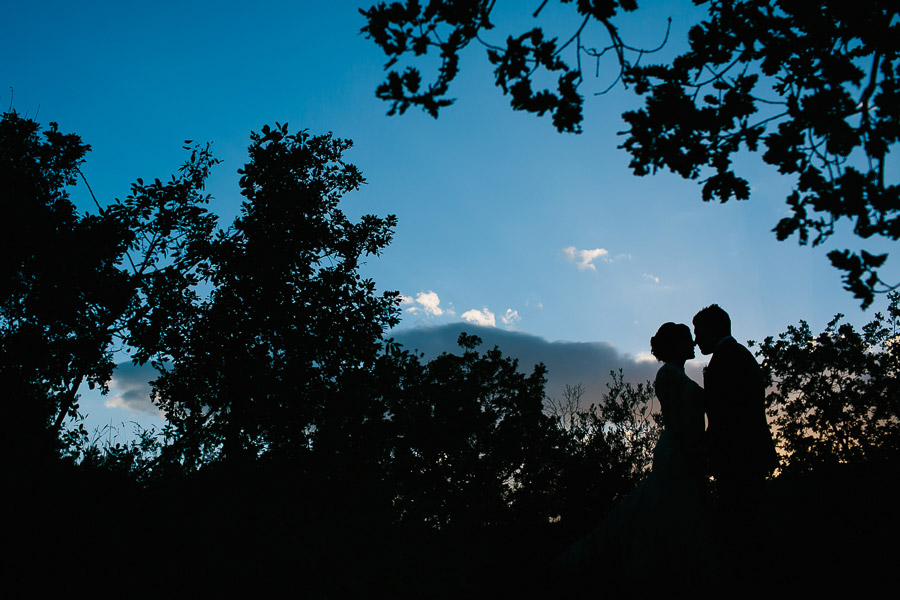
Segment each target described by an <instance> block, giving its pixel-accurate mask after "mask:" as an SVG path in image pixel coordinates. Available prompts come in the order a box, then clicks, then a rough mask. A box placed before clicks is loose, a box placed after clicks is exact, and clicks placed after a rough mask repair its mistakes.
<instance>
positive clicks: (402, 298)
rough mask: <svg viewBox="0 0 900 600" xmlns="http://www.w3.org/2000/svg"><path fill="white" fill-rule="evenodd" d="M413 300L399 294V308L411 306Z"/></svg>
mask: <svg viewBox="0 0 900 600" xmlns="http://www.w3.org/2000/svg"><path fill="white" fill-rule="evenodd" d="M414 302H415V300H414V299H413V298H412V297H411V296H404V295H403V294H400V306H406V305H408V304H413V303H414Z"/></svg>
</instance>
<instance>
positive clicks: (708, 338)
mask: <svg viewBox="0 0 900 600" xmlns="http://www.w3.org/2000/svg"><path fill="white" fill-rule="evenodd" d="M713 337H714V336H712V335H711V334H710V331H709V329H708V328H706V327H703V326H702V325H697V324H696V323H695V324H694V340H695V341H696V342H697V347H698V348H700V352H701V353H702V354H704V355H706V354H712V351H713V348H714V347H715V343H716V342H717V341H718V340H716V339H713Z"/></svg>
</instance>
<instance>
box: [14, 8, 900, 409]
mask: <svg viewBox="0 0 900 600" xmlns="http://www.w3.org/2000/svg"><path fill="white" fill-rule="evenodd" d="M531 4H534V6H531ZM531 4H529V3H520V2H518V1H516V2H507V3H503V2H499V3H498V5H499V6H500V8H501V9H502V10H509V11H512V10H513V8H514V7H517V6H518V7H523V6H525V7H526V8H527V9H528V11H529V12H530V11H531V10H533V9H534V8H536V7H537V5H538V4H540V2H538V1H537V0H535V2H533V3H531ZM368 5H369V2H367V0H339V1H334V2H265V1H257V2H253V3H247V2H228V1H219V2H185V1H182V2H177V3H176V2H167V1H158V2H153V3H121V2H78V3H73V2H44V3H24V2H23V3H16V4H14V5H11V6H9V7H6V8H5V10H4V19H3V20H2V22H0V56H2V57H3V58H2V61H0V105H2V106H3V108H4V109H5V108H7V107H8V106H12V108H14V109H15V110H17V111H18V112H19V113H20V114H23V115H26V116H29V117H32V118H36V119H37V120H38V121H39V122H41V123H44V124H46V123H48V122H50V121H56V122H58V123H59V124H60V128H61V130H63V131H65V132H74V133H77V134H79V135H80V136H81V137H82V139H83V140H84V141H85V142H86V143H88V144H90V145H91V147H92V151H91V153H90V154H89V155H88V161H87V163H86V165H85V167H84V169H83V170H84V173H85V175H86V176H87V178H88V180H89V181H90V184H91V186H92V187H93V190H94V192H95V193H96V195H97V197H98V199H99V200H100V202H101V203H107V202H110V201H112V199H114V198H116V197H124V196H125V195H127V193H128V190H129V185H130V183H131V182H132V181H134V180H135V179H136V178H138V177H143V178H145V179H146V178H153V177H159V178H161V179H163V178H168V176H169V175H170V174H171V173H173V172H174V171H175V170H176V169H177V167H178V166H179V164H180V163H181V162H182V160H183V159H184V158H185V153H184V152H183V151H182V150H181V146H182V144H183V141H184V140H186V139H192V140H195V141H211V142H212V143H213V150H214V153H215V155H216V156H217V157H218V158H220V159H222V161H223V162H222V164H220V165H218V167H217V168H216V170H215V171H214V173H213V175H212V177H211V179H210V182H209V188H208V191H209V192H210V193H211V194H212V195H213V196H214V197H215V200H214V203H213V207H214V209H215V210H216V212H218V213H219V214H220V215H221V217H222V220H221V223H222V225H223V226H224V225H227V224H228V223H229V222H230V220H231V218H233V216H234V215H235V213H236V211H237V208H238V206H239V205H240V196H239V194H238V188H237V180H238V176H237V174H236V171H237V169H238V168H239V167H240V166H241V165H242V164H243V162H244V161H245V159H246V147H247V145H248V143H249V133H250V131H253V130H257V131H258V130H259V129H260V128H261V127H262V126H263V125H264V124H271V123H274V122H275V121H279V122H287V123H289V124H290V126H291V129H292V130H296V129H300V128H307V129H309V130H310V131H312V132H314V133H320V132H325V131H333V132H334V134H335V135H337V136H339V137H344V138H350V139H352V140H354V148H353V149H352V150H351V151H350V153H349V154H348V156H347V158H348V159H349V160H350V161H351V162H353V163H354V164H356V165H357V166H358V167H360V169H361V170H362V171H363V173H364V175H365V177H366V180H367V185H366V186H365V187H364V188H363V189H362V190H361V191H360V192H358V193H354V194H352V195H349V196H347V197H346V198H345V204H344V208H345V210H346V211H347V212H348V213H349V214H351V215H360V214H364V213H375V214H381V215H385V214H390V213H393V214H396V215H397V216H398V219H399V225H398V227H397V230H396V234H395V238H394V242H393V243H392V245H391V246H390V247H389V248H388V249H387V251H386V252H385V253H384V254H383V255H382V256H381V257H380V258H374V259H371V260H370V261H369V262H368V263H367V264H366V265H365V267H364V271H365V273H366V274H367V275H369V276H371V277H373V278H374V279H375V281H376V282H377V283H378V285H379V288H380V289H384V290H398V291H400V292H401V294H403V295H404V297H406V298H408V302H407V304H405V305H404V307H403V308H404V316H403V321H402V323H401V325H400V327H398V329H397V331H395V332H394V334H395V335H397V336H398V337H399V338H401V339H407V340H415V343H416V344H418V346H419V347H422V348H425V347H426V346H427V347H428V348H431V349H432V350H434V351H437V348H439V347H440V344H439V340H446V339H448V337H447V336H448V333H447V332H448V331H451V330H452V331H455V330H457V329H459V325H458V324H459V323H466V324H467V327H468V328H469V330H470V331H472V330H473V329H472V325H471V324H472V323H481V324H483V325H487V326H488V327H489V328H490V329H489V330H483V331H486V335H485V336H484V337H485V338H486V339H487V340H488V341H489V343H498V344H508V347H509V349H510V350H509V351H510V352H512V353H517V354H519V355H521V356H522V357H523V361H524V360H525V359H526V357H527V359H528V360H532V359H538V360H544V361H545V362H547V363H548V365H550V366H551V373H550V376H551V387H550V391H551V393H558V390H559V388H560V387H561V386H562V385H563V384H564V383H573V384H574V383H578V382H579V381H582V382H585V386H586V387H587V388H588V390H587V392H588V396H589V397H596V396H597V395H599V393H601V392H602V391H603V390H602V381H603V376H605V374H606V372H607V371H608V370H609V368H615V365H620V366H622V367H623V368H625V370H626V375H629V374H634V375H633V377H634V378H638V379H641V378H643V379H646V378H648V377H652V373H653V371H654V370H655V366H653V364H652V363H644V362H641V360H640V359H641V358H643V357H645V356H646V353H647V352H648V345H649V341H648V340H649V338H650V336H651V335H653V333H654V332H655V331H656V329H657V328H658V327H659V325H660V324H662V323H663V322H665V321H677V322H687V323H689V322H690V319H691V317H692V316H693V314H694V313H695V312H696V311H697V310H699V309H700V308H702V307H703V306H706V305H708V304H710V303H713V302H716V303H718V304H720V305H721V306H722V307H724V308H725V309H726V310H727V311H728V312H729V313H730V314H731V317H732V321H733V323H734V334H735V336H736V337H737V338H738V339H739V340H742V341H744V340H747V339H757V340H758V339H762V338H764V337H765V336H767V335H776V334H778V333H779V332H781V331H783V330H784V329H785V328H786V326H787V325H789V324H793V323H796V322H797V321H799V320H800V319H805V320H807V321H808V322H809V323H810V325H811V327H812V328H813V330H814V331H819V330H821V329H822V328H823V327H824V325H825V324H826V323H827V322H828V321H829V320H830V318H831V317H832V316H833V315H834V314H835V313H837V312H841V313H845V314H847V315H848V318H849V320H850V321H851V322H853V323H855V324H862V323H865V322H867V321H868V320H869V318H870V314H866V313H863V312H862V311H861V310H860V309H859V305H858V302H857V301H855V300H854V299H853V298H852V296H851V295H850V294H849V293H847V292H845V291H844V290H843V289H842V288H841V282H840V276H839V272H838V271H836V270H835V269H833V268H832V267H831V266H830V263H829V262H828V260H827V259H826V257H825V255H826V253H827V252H828V250H830V249H833V248H845V247H849V248H856V247H857V240H855V239H854V238H853V237H852V236H849V235H846V234H844V233H841V234H839V235H836V236H835V237H834V238H833V239H832V240H831V241H830V242H829V243H828V244H826V245H824V246H822V247H819V248H815V249H813V248H808V247H806V248H801V247H798V246H797V244H796V242H795V241H794V240H789V241H787V242H777V241H776V240H775V237H774V234H772V233H771V229H772V227H773V226H774V225H775V223H776V222H777V221H778V220H779V219H780V218H781V217H782V216H784V215H786V214H787V210H786V208H787V207H786V206H785V204H784V198H785V196H786V195H787V193H788V190H789V189H790V186H791V181H790V180H789V179H785V178H783V177H780V176H778V175H777V173H775V171H774V169H771V168H768V167H766V166H765V165H763V164H762V163H761V161H760V160H759V159H758V158H757V157H748V158H747V160H746V161H744V162H743V163H742V167H743V169H744V174H745V176H747V177H748V179H749V180H750V183H751V185H752V189H753V192H752V194H753V195H752V198H751V200H750V201H748V202H741V203H738V202H731V203H728V204H725V205H718V204H705V203H703V202H702V201H701V200H700V188H699V186H698V185H697V184H696V183H694V182H689V181H683V180H681V179H680V178H678V177H676V176H673V175H669V174H659V175H656V176H652V177H644V178H636V177H634V176H632V175H631V172H630V171H629V169H628V168H627V165H628V160H629V158H628V155H627V154H626V153H625V152H624V151H621V150H617V149H616V146H617V145H618V144H620V143H621V142H622V138H621V137H619V136H617V135H616V133H617V132H618V131H620V130H621V129H623V128H624V125H623V122H622V120H621V118H620V114H621V113H622V112H623V110H627V109H628V108H629V107H634V106H637V105H638V101H637V100H636V99H635V97H634V96H632V95H631V94H630V93H629V92H627V91H624V90H622V89H621V88H616V89H614V90H612V91H611V92H610V93H608V94H606V95H604V96H601V97H593V96H591V93H592V92H593V91H597V90H600V89H603V88H604V87H606V85H607V84H608V83H609V81H610V80H611V77H612V75H611V71H610V70H609V69H610V68H611V67H612V65H611V64H608V63H607V64H601V68H600V77H599V79H597V80H589V81H587V82H586V83H585V84H584V86H583V88H582V91H583V92H584V93H585V94H586V95H587V96H589V97H588V99H587V101H586V103H585V121H584V133H583V134H581V135H561V134H558V133H556V131H555V129H554V128H553V127H552V125H551V123H550V121H549V119H546V118H545V119H538V118H535V117H534V116H532V115H528V114H522V113H514V112H513V111H512V110H511V109H510V108H509V104H508V99H507V98H505V97H503V96H502V95H501V93H500V91H499V90H498V89H496V88H495V87H494V86H493V84H492V80H491V78H490V71H489V67H488V65H487V64H486V61H485V60H484V55H483V50H481V49H480V48H476V47H473V48H471V49H470V52H468V53H466V54H465V56H464V60H463V62H462V65H461V67H462V73H461V75H460V77H459V78H458V80H457V81H456V82H455V83H454V85H453V87H452V88H451V94H452V95H453V96H455V97H457V98H458V101H457V103H456V104H455V105H454V106H452V107H450V108H449V109H445V111H444V112H443V113H442V115H441V117H440V118H439V119H437V120H435V119H432V118H431V117H429V116H427V115H425V114H423V113H421V112H420V111H417V110H416V109H410V111H409V112H408V113H407V114H406V115H403V116H399V117H396V116H395V117H387V116H386V114H385V113H386V111H387V109H388V106H387V105H386V104H384V103H382V102H381V101H379V100H378V99H376V98H375V94H374V90H375V88H376V86H377V85H378V84H379V83H380V82H381V81H382V80H383V71H382V66H383V63H384V60H385V59H384V57H383V56H382V55H381V54H380V51H379V50H378V49H377V47H376V46H375V45H374V44H372V43H371V42H370V41H368V40H366V39H365V38H364V37H363V36H361V35H359V33H358V32H359V29H360V28H361V27H362V26H363V24H364V20H363V18H362V17H361V16H360V15H359V14H358V12H357V9H358V8H359V7H367V6H368ZM648 5H649V9H644V10H642V11H640V12H639V13H637V14H634V15H629V16H628V18H627V19H624V20H622V21H621V23H622V27H623V34H624V35H625V39H626V41H628V40H633V43H635V44H643V45H647V46H651V45H655V43H657V42H658V41H659V40H660V39H661V38H662V36H663V33H664V31H665V17H666V16H668V15H671V16H673V25H672V40H671V42H670V44H669V45H668V46H667V48H666V50H665V51H664V53H663V54H662V55H660V56H661V57H662V58H665V56H670V55H671V54H672V53H674V52H676V51H677V50H678V49H679V48H680V40H682V39H683V38H684V35H685V32H686V30H687V28H688V27H689V26H690V24H691V23H692V21H693V19H695V18H696V15H697V13H695V12H692V11H694V10H695V9H694V8H693V6H692V4H691V3H690V2H687V1H683V2H661V1H656V2H650V3H642V6H648ZM546 14H547V16H548V17H549V18H551V20H552V22H553V25H552V26H553V27H558V28H559V31H560V32H562V31H565V30H567V28H569V29H571V27H572V24H574V23H575V21H574V20H573V19H572V18H571V12H570V13H569V18H566V13H565V11H562V10H556V12H550V11H549V10H548V12H547V13H546ZM507 19H508V20H509V22H512V23H515V24H516V26H517V27H520V29H521V30H522V31H524V30H525V29H526V28H527V27H530V26H531V25H530V18H529V17H527V15H525V16H523V15H516V14H515V13H514V12H509V13H503V12H500V13H498V17H497V21H499V22H504V21H505V20H507ZM575 26H577V25H575ZM598 33H599V32H598ZM600 42H601V40H599V38H598V43H600ZM666 53H668V54H666ZM604 67H605V68H604ZM86 194H87V193H86V191H85V190H84V189H83V186H82V187H77V188H75V189H74V190H73V197H74V198H75V200H76V201H77V202H78V204H79V206H82V207H83V208H84V209H88V208H89V198H88V196H87V195H86ZM868 248H869V249H870V250H875V251H879V250H880V251H885V250H890V249H893V247H892V246H891V245H889V244H882V245H880V246H879V245H877V244H874V245H870V246H868ZM896 263H897V260H896V259H894V260H892V261H889V263H888V265H889V268H888V270H887V271H886V272H885V274H886V275H887V276H888V278H889V279H890V280H893V281H896V280H900V271H898V269H897V266H896ZM882 305H883V303H882V304H879V303H878V302H876V305H875V306H874V307H873V309H871V310H876V309H879V308H881V306H882ZM870 313H871V311H870ZM410 330H415V331H410ZM508 332H513V333H508ZM450 339H452V337H451V338H450ZM411 343H412V342H411ZM501 347H503V346H502V345H501ZM579 349H580V350H579ZM579 352H580V353H579ZM573 353H574V354H573ZM576 357H580V359H579V358H576ZM701 358H702V357H698V361H697V363H696V364H695V365H694V366H693V367H692V370H691V372H692V373H694V374H695V376H696V374H697V373H698V370H699V367H700V365H701V364H703V362H705V361H704V360H700V359H701ZM581 359H583V360H581ZM573 365H577V368H576V366H573ZM554 373H556V376H554ZM598 373H599V374H600V375H598ZM144 376H145V373H142V372H134V371H133V370H128V369H125V370H122V371H120V372H119V374H118V375H117V378H116V380H115V381H114V382H113V384H114V385H113V390H112V394H111V395H110V396H108V397H106V398H100V397H99V396H96V395H95V394H85V395H84V396H83V397H82V410H83V411H84V412H87V413H89V415H90V419H89V423H91V424H102V423H107V422H108V423H120V422H123V421H130V420H137V421H139V422H142V423H145V424H151V423H154V422H156V423H158V422H159V421H158V420H157V419H156V417H152V416H150V415H149V413H147V412H146V410H143V411H141V410H138V411H137V412H135V411H134V410H132V409H141V408H144V409H146V404H145V403H144V400H143V398H145V388H144V386H143V383H142V378H143V377H144ZM588 384H590V385H588Z"/></svg>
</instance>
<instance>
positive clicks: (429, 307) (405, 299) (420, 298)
mask: <svg viewBox="0 0 900 600" xmlns="http://www.w3.org/2000/svg"><path fill="white" fill-rule="evenodd" d="M401 298H402V300H401V301H400V304H413V302H415V304H418V305H419V306H410V307H409V308H407V309H406V312H410V313H417V312H420V311H421V312H424V313H425V314H428V315H434V316H436V317H439V316H441V315H443V314H444V313H447V314H448V315H452V314H453V310H452V309H443V308H441V299H440V298H439V297H438V295H437V294H435V293H434V292H432V291H431V290H429V291H427V292H419V293H418V294H416V299H415V301H414V300H413V299H412V298H410V297H409V296H401Z"/></svg>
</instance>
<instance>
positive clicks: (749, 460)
mask: <svg viewBox="0 0 900 600" xmlns="http://www.w3.org/2000/svg"><path fill="white" fill-rule="evenodd" d="M693 323H694V337H695V340H696V342H697V346H698V347H699V348H700V352H702V353H703V354H705V355H708V354H712V358H711V359H710V361H709V365H708V366H707V367H706V368H705V369H704V370H703V389H704V402H705V408H706V416H707V429H706V434H707V450H708V452H709V465H710V470H711V471H712V475H713V477H715V480H716V490H717V495H718V500H719V508H720V510H721V511H722V512H723V514H724V515H727V516H726V518H727V519H728V520H730V521H732V525H734V526H737V527H739V526H740V524H739V523H738V522H736V521H744V522H745V523H747V524H749V521H750V520H751V518H752V512H753V510H754V508H755V506H756V505H757V503H758V502H759V500H760V497H761V494H762V491H763V482H764V481H765V479H766V477H767V476H768V475H769V474H770V473H771V472H772V470H773V469H774V468H775V467H776V466H777V464H778V457H777V454H776V453H775V444H774V443H773V441H772V434H771V433H770V432H769V425H768V422H767V421H766V405H765V395H766V393H765V384H764V382H763V378H762V373H761V372H760V368H759V365H758V364H757V362H756V359H755V358H754V357H753V354H751V353H750V351H749V350H747V348H745V347H744V346H742V345H741V344H739V343H738V341H737V340H735V339H734V338H733V337H731V319H730V318H729V317H728V313H726V312H725V311H724V310H722V309H721V308H720V307H719V306H718V305H716V304H713V305H711V306H707V307H706V308H704V309H703V310H701V311H700V312H698V313H697V314H696V315H695V316H694V321H693Z"/></svg>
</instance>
